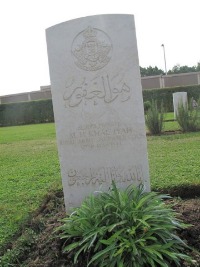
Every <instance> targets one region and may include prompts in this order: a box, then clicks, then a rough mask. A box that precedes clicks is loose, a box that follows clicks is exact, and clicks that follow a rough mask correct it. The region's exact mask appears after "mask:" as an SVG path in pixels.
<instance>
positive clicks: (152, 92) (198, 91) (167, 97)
mask: <svg viewBox="0 0 200 267" xmlns="http://www.w3.org/2000/svg"><path fill="white" fill-rule="evenodd" d="M176 92H187V96H188V99H191V98H192V97H193V98H194V99H195V100H197V99H199V98H200V85H194V86H180V87H173V88H160V89H145V90H142V93H143V100H144V102H146V101H151V100H152V99H153V100H156V101H157V104H158V106H160V105H161V103H162V102H163V107H164V109H165V112H173V111H174V107H173V93H176Z"/></svg>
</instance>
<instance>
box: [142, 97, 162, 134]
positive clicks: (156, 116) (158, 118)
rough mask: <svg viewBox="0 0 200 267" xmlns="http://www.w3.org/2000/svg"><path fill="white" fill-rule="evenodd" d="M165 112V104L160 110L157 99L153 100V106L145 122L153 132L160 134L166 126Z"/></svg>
mask: <svg viewBox="0 0 200 267" xmlns="http://www.w3.org/2000/svg"><path fill="white" fill-rule="evenodd" d="M163 121H164V112H163V104H161V109H160V111H159V109H158V105H157V101H156V100H152V102H151V106H150V107H149V109H148V111H147V112H146V116H145V122H146V126H147V128H148V130H149V132H150V133H151V134H160V133H161V132H162V130H163V126H164V122H163Z"/></svg>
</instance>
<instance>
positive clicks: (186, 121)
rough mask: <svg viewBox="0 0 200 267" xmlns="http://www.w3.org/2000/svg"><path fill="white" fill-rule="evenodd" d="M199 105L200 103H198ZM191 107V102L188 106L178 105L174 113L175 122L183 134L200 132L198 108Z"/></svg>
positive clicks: (199, 111) (199, 112)
mask: <svg viewBox="0 0 200 267" xmlns="http://www.w3.org/2000/svg"><path fill="white" fill-rule="evenodd" d="M198 102H199V104H200V101H198ZM199 104H198V106H197V107H193V104H192V100H191V101H190V102H189V105H188V106H185V105H183V103H180V104H179V105H178V110H177V112H176V120H177V122H178V124H179V125H180V127H181V129H182V131H183V132H196V131H198V130H200V107H199Z"/></svg>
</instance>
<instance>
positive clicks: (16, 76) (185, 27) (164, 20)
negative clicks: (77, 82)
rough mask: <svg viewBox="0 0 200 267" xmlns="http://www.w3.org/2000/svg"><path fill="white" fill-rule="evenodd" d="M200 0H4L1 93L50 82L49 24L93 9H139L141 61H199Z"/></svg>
mask: <svg viewBox="0 0 200 267" xmlns="http://www.w3.org/2000/svg"><path fill="white" fill-rule="evenodd" d="M199 10H200V1H199V0H190V1H188V0H122V1H120V0H99V1H96V0H70V1H69V0H68V1H67V0H1V2H0V36H1V39H0V95H8V94H14V93H20V92H28V91H36V90H40V86H41V85H49V84H50V79H49V69H48V59H47V49H46V37H45V29H46V28H48V27H50V26H53V25H55V24H58V23H61V22H64V21H67V20H70V19H74V18H79V17H84V16H89V15H97V14H134V15H135V24H136V34H137V42H138V52H139V61H140V66H142V67H148V66H150V65H151V66H157V67H159V68H161V69H163V70H164V56H163V49H162V47H161V44H164V45H165V52H166V62H167V69H172V67H173V66H174V65H176V64H180V65H188V66H194V65H197V62H199V61H200V20H199V17H200V12H199Z"/></svg>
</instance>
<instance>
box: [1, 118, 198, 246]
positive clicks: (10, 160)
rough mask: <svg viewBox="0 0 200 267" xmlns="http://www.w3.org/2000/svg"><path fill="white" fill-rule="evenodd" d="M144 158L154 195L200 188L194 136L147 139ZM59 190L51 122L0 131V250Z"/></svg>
mask: <svg viewBox="0 0 200 267" xmlns="http://www.w3.org/2000/svg"><path fill="white" fill-rule="evenodd" d="M172 123H175V122H172ZM174 125H175V124H174ZM148 155H149V166H150V176H151V187H152V189H153V190H154V189H156V190H157V189H162V188H169V187H173V186H177V185H183V184H184V185H191V184H193V185H195V184H198V185H199V184H200V133H199V132H198V133H189V134H175V135H162V136H149V137H148ZM61 187H62V186H61V177H60V169H59V162H58V153H57V147H56V138H55V125H54V124H53V123H49V124H38V125H26V126H14V127H2V128H0V247H1V246H2V245H3V244H4V243H7V242H8V241H9V239H10V238H11V237H12V235H13V234H14V233H15V232H16V231H17V230H18V229H19V227H20V225H22V224H23V222H24V221H26V220H27V219H28V218H29V216H30V215H31V213H32V212H33V211H35V210H36V209H37V208H38V207H39V206H40V204H41V202H42V200H43V199H44V197H45V195H47V194H48V193H49V192H50V191H53V190H55V189H60V188H61Z"/></svg>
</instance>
